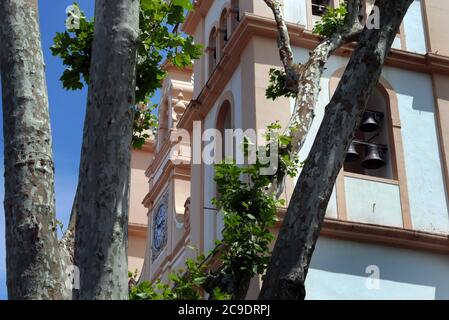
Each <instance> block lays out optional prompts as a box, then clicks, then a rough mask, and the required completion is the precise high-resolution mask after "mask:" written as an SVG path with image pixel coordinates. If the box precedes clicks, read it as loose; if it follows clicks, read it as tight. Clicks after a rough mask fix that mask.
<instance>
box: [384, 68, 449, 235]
mask: <svg viewBox="0 0 449 320" xmlns="http://www.w3.org/2000/svg"><path fill="white" fill-rule="evenodd" d="M383 75H384V77H385V78H386V79H387V80H388V81H389V82H390V84H391V85H392V86H393V88H394V89H395V91H396V93H397V96H398V103H399V114H400V119H401V125H402V128H401V134H402V141H403V145H404V146H403V147H404V157H405V168H406V174H407V186H408V192H409V200H410V211H411V216H412V224H413V228H414V229H417V230H423V231H429V232H441V233H449V219H448V204H447V199H446V192H445V184H444V180H443V171H442V162H441V155H440V150H439V141H438V134H437V127H436V119H435V104H434V97H433V91H432V80H431V78H430V76H429V75H426V74H421V73H417V72H412V71H406V70H401V69H397V68H390V67H385V68H384V70H383Z"/></svg>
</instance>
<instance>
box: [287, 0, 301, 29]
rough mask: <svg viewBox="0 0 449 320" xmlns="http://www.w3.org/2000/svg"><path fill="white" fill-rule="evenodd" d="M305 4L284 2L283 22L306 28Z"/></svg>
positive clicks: (298, 0)
mask: <svg viewBox="0 0 449 320" xmlns="http://www.w3.org/2000/svg"><path fill="white" fill-rule="evenodd" d="M306 2H307V1H306V0H284V17H285V20H286V21H288V22H291V23H298V24H301V25H304V26H307V4H306Z"/></svg>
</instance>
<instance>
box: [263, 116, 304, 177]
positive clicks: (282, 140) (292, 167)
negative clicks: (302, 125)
mask: <svg viewBox="0 0 449 320" xmlns="http://www.w3.org/2000/svg"><path fill="white" fill-rule="evenodd" d="M267 129H268V130H267V137H266V139H267V141H269V140H270V139H273V138H276V139H277V141H278V156H279V160H278V163H279V165H278V169H277V171H276V173H275V175H274V176H273V177H271V180H272V181H274V180H275V179H276V180H280V179H282V178H283V177H284V176H285V175H286V174H287V175H288V176H290V177H292V178H293V177H295V176H296V174H297V173H298V168H299V167H301V166H302V164H303V163H302V162H300V160H299V156H298V155H296V156H294V157H293V158H292V156H291V154H290V146H291V142H292V138H291V137H290V136H289V135H285V134H280V133H279V132H280V130H281V129H282V126H281V124H280V123H279V122H275V123H272V124H270V125H269V126H268V128H267ZM290 130H291V131H292V130H296V129H292V128H291V129H290ZM269 146H270V145H268V147H269Z"/></svg>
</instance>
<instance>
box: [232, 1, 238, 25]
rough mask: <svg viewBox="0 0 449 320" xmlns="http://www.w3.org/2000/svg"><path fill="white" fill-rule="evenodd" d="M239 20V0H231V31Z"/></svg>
mask: <svg viewBox="0 0 449 320" xmlns="http://www.w3.org/2000/svg"><path fill="white" fill-rule="evenodd" d="M239 21H240V1H239V0H232V1H231V29H232V32H234V30H235V29H236V28H237V25H238V23H239Z"/></svg>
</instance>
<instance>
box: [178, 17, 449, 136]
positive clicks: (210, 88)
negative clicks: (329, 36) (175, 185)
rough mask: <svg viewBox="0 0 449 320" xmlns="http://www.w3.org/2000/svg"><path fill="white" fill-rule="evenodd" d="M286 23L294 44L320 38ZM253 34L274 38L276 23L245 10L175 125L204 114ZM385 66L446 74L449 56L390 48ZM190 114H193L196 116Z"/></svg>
mask: <svg viewBox="0 0 449 320" xmlns="http://www.w3.org/2000/svg"><path fill="white" fill-rule="evenodd" d="M287 26H288V30H289V34H290V40H291V44H292V45H293V46H298V47H302V48H306V49H313V48H315V47H316V46H317V45H318V43H319V42H320V40H321V39H320V38H319V37H318V36H315V35H313V34H312V33H311V32H310V31H309V30H305V27H304V26H302V25H297V24H292V23H287ZM255 36H261V37H267V38H272V39H273V41H276V39H277V36H278V33H277V27H276V23H275V21H274V20H273V19H270V18H266V17H262V16H258V15H254V14H250V13H245V15H244V16H243V18H242V20H241V21H240V23H239V25H238V27H237V29H236V30H235V31H234V32H233V34H232V36H231V38H230V40H229V42H228V43H227V45H226V47H225V48H224V50H223V57H222V58H221V59H220V61H219V62H218V64H217V66H216V68H215V71H214V72H213V73H212V75H211V77H210V78H209V80H208V81H207V83H206V84H205V85H204V87H203V89H202V90H201V92H200V94H199V95H198V97H197V98H196V99H195V100H192V101H191V103H190V104H189V106H188V107H187V110H186V112H185V113H184V114H183V116H182V117H181V119H180V121H179V123H178V128H184V129H187V130H189V129H191V127H192V120H193V119H198V118H200V119H202V118H204V116H205V115H207V113H208V112H209V110H210V109H211V108H212V106H213V104H214V102H215V101H216V99H218V97H219V94H220V92H221V91H222V90H223V89H224V87H225V86H226V85H227V83H228V82H229V79H230V78H231V77H232V74H233V73H234V71H235V69H236V68H237V66H238V65H239V62H240V55H241V53H242V52H243V50H245V48H246V45H247V44H248V43H249V41H250V40H251V38H253V37H255ZM355 47H356V44H355V43H351V44H348V45H345V46H342V47H341V48H340V49H339V50H337V51H336V52H335V55H339V56H346V57H349V56H350V55H351V54H352V52H353V51H354V49H355ZM385 65H387V66H392V67H397V68H401V69H405V70H412V71H416V72H421V73H428V74H432V73H439V74H444V75H448V76H449V57H446V56H441V55H437V54H432V53H428V54H426V55H422V54H417V53H412V52H408V51H404V50H398V49H392V50H391V52H390V55H389V56H388V58H387V59H386V61H385ZM192 113H195V115H193V114H192Z"/></svg>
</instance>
